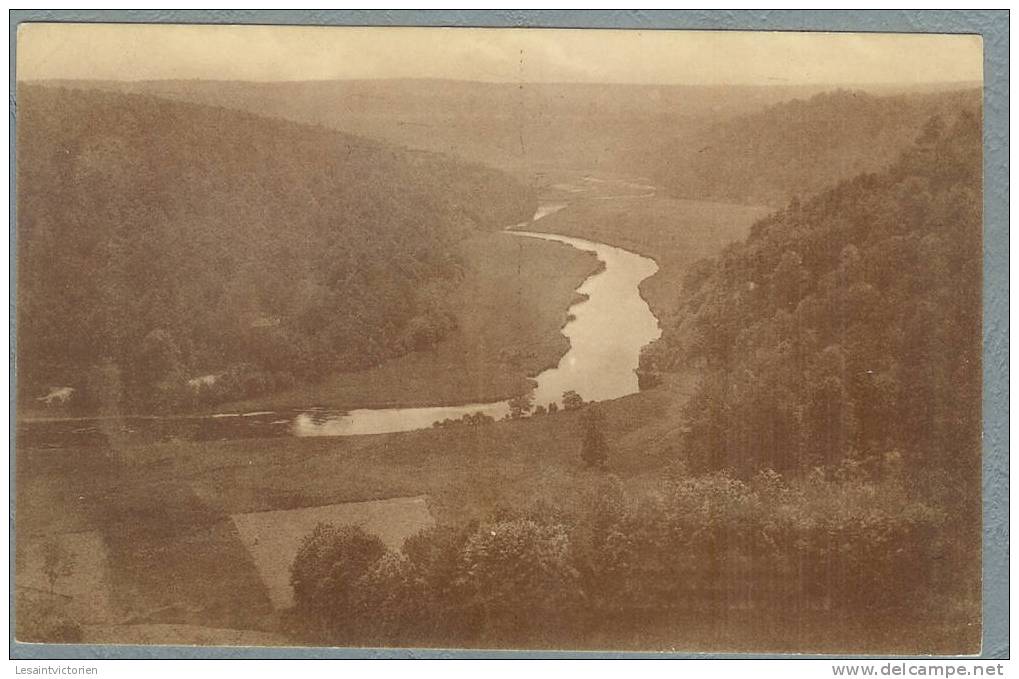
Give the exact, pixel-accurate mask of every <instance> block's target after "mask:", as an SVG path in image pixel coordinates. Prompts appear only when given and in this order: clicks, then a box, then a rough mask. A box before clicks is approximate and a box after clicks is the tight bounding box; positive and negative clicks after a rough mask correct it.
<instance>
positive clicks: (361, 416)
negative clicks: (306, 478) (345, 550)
mask: <svg viewBox="0 0 1019 679" xmlns="http://www.w3.org/2000/svg"><path fill="white" fill-rule="evenodd" d="M563 207H565V205H561V204H554V205H543V206H541V207H539V208H538V211H537V213H535V216H534V219H532V221H531V222H530V223H531V224H533V223H534V222H536V221H538V220H539V219H541V218H543V217H545V216H547V215H549V214H552V213H553V212H556V211H558V210H559V209H562V208H563ZM509 233H512V234H513V235H515V236H519V237H521V238H539V239H543V240H549V241H555V242H559V243H565V244H566V245H570V246H572V247H575V248H577V249H578V250H584V251H587V252H593V253H594V254H595V256H596V257H597V258H598V259H599V260H601V262H602V263H603V264H604V267H603V268H602V269H601V270H600V271H598V272H597V273H594V274H592V275H591V276H590V277H588V278H587V280H585V281H584V283H583V284H582V285H581V286H580V287H579V288H578V289H577V292H579V293H581V294H583V295H584V296H585V297H586V299H584V300H581V301H579V302H577V303H575V304H574V305H573V306H572V307H570V310H569V313H570V320H569V321H568V322H567V324H566V325H565V326H564V328H563V334H564V335H566V337H567V338H568V339H569V340H570V348H569V350H567V352H566V353H565V354H563V356H562V358H561V359H560V360H559V364H558V365H557V366H556V367H554V368H549V369H548V370H545V371H544V372H542V373H540V374H539V375H537V377H535V382H536V386H535V388H534V390H533V397H534V403H535V405H547V404H549V403H552V402H556V403H558V402H559V401H560V399H561V398H562V395H563V392H565V391H570V390H572V391H576V392H577V393H578V394H580V395H581V396H582V397H583V398H584V400H585V401H605V400H609V399H613V398H619V397H620V396H626V395H627V394H632V393H635V392H636V391H637V390H638V386H637V373H636V369H637V363H638V360H639V358H640V350H641V349H642V348H643V347H644V346H645V345H646V344H648V343H649V342H651V341H653V340H655V339H657V338H658V337H659V336H660V335H661V329H660V328H659V326H658V319H657V318H655V316H654V314H652V313H651V309H650V308H649V307H648V305H647V302H645V301H644V299H643V298H642V297H641V296H640V291H639V286H640V283H641V281H643V280H644V279H645V278H648V277H649V276H651V275H652V274H654V273H655V272H656V271H658V265H657V264H655V262H654V261H653V260H651V259H649V258H647V257H642V256H640V255H637V254H635V253H633V252H629V251H628V250H623V249H622V248H617V247H612V246H610V245H605V244H604V243H597V242H594V241H589V240H584V239H581V238H570V237H567V236H560V235H556V234H547V233H537V232H534V231H521V230H514V231H510V232H509ZM472 413H484V414H485V415H488V416H490V417H493V418H495V419H501V418H503V417H505V416H506V415H507V414H508V413H509V402H508V401H497V402H495V403H469V404H465V405H460V406H448V407H434V408H429V407H424V408H385V409H377V410H370V409H362V410H352V411H350V412H349V413H346V414H343V415H337V416H332V417H323V416H322V415H321V414H318V413H315V414H312V413H302V414H300V415H298V416H297V418H296V419H295V421H294V434H295V435H297V436H353V435H358V434H383V433H389V432H398V431H411V430H414V429H425V428H428V427H431V426H432V425H433V424H434V423H436V422H441V421H442V420H445V419H458V418H460V417H463V416H464V415H468V414H472Z"/></svg>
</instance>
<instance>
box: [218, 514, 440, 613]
mask: <svg viewBox="0 0 1019 679" xmlns="http://www.w3.org/2000/svg"><path fill="white" fill-rule="evenodd" d="M231 518H232V519H233V522H234V525H236V526H237V530H238V531H239V532H240V534H241V540H242V541H243V542H244V546H245V547H247V549H248V551H249V552H251V556H252V557H253V558H254V560H255V567H256V568H257V569H258V573H259V575H260V576H261V577H262V581H263V582H264V583H265V586H266V588H267V589H268V590H269V598H270V599H271V600H272V603H273V606H275V607H276V608H278V609H284V608H288V607H290V606H292V605H293V591H292V590H291V587H290V564H291V563H292V562H293V555H294V554H296V553H297V550H298V548H299V547H300V546H301V541H302V540H303V539H304V537H305V536H306V535H308V534H309V533H311V531H312V530H314V528H315V526H316V525H318V524H320V523H325V524H330V525H333V526H344V525H353V526H360V527H361V528H363V529H364V530H365V531H367V532H368V533H371V534H372V535H378V536H379V538H380V539H381V540H382V542H384V543H385V544H386V546H387V547H389V548H390V549H393V550H398V549H400V547H401V546H402V545H403V541H404V540H406V539H407V538H408V537H410V536H411V535H414V534H415V533H417V532H418V531H421V530H424V529H425V528H428V527H429V526H432V525H434V523H435V522H434V521H433V520H432V515H431V514H429V513H428V505H427V498H425V497H422V496H419V497H397V498H393V499H390V500H374V501H368V502H344V503H340V504H335V505H326V506H323V507H304V508H302V509H283V510H279V511H267V512H250V513H247V514H235V515H233V516H232V517H231Z"/></svg>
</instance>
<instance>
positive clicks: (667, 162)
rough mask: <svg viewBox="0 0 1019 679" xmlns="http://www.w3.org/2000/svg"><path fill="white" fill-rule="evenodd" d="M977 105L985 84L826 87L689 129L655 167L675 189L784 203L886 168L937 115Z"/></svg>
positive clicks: (684, 193) (682, 193) (656, 173)
mask: <svg viewBox="0 0 1019 679" xmlns="http://www.w3.org/2000/svg"><path fill="white" fill-rule="evenodd" d="M979 107H980V90H979V89H966V90H959V91H950V92H935V93H912V94H897V95H894V96H875V95H873V94H868V93H866V92H863V91H851V90H838V91H834V92H825V93H821V94H816V95H814V96H812V97H810V98H809V99H794V100H792V101H787V102H783V103H779V104H775V105H773V106H769V107H768V108H766V109H764V110H761V111H757V112H753V113H748V114H745V115H739V116H736V117H732V118H730V119H723V120H718V121H715V122H712V123H710V124H708V125H706V126H704V127H701V128H699V129H693V130H688V131H686V132H685V133H683V134H681V135H679V136H677V137H676V138H675V139H673V140H672V141H671V142H670V143H669V144H666V145H665V146H664V148H663V149H662V150H661V151H660V152H659V154H658V155H657V167H656V169H655V170H654V173H653V174H654V176H655V179H656V180H657V182H658V183H659V184H660V185H661V186H664V187H665V188H666V189H667V190H668V192H669V193H671V194H673V195H675V196H677V197H681V198H697V199H713V200H721V201H731V202H740V203H747V204H763V205H772V206H775V207H781V206H783V205H785V203H786V202H787V201H788V200H790V199H792V198H794V197H797V196H799V197H807V196H809V195H811V194H814V193H817V192H818V191H820V190H821V189H823V188H826V187H827V186H829V185H831V184H834V183H837V182H838V181H841V180H843V179H847V178H849V177H852V176H854V175H856V174H859V173H861V172H875V171H878V170H881V169H883V168H885V167H886V166H888V165H889V164H891V162H892V161H893V160H895V158H897V157H898V155H899V154H900V153H901V152H902V151H903V150H905V149H906V148H907V147H908V146H909V145H910V144H911V143H912V142H913V141H914V140H915V139H916V137H917V135H918V134H919V133H920V128H921V126H922V125H923V124H924V123H925V122H926V121H927V120H928V119H930V118H931V117H932V116H934V115H938V114H942V115H947V116H952V115H955V114H958V113H959V112H960V111H962V110H963V109H970V110H972V109H979Z"/></svg>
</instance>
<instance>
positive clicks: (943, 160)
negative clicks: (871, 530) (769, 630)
mask: <svg viewBox="0 0 1019 679" xmlns="http://www.w3.org/2000/svg"><path fill="white" fill-rule="evenodd" d="M981 195H982V194H981V134H980V123H979V118H978V116H977V114H976V113H975V112H972V113H964V114H962V115H960V116H959V117H958V118H957V119H954V120H945V119H942V118H939V117H937V118H933V119H931V120H930V121H928V122H927V123H926V125H924V126H923V129H922V132H921V133H920V135H919V137H918V139H917V141H916V143H915V144H913V145H912V146H911V147H909V148H908V149H907V150H906V151H905V152H904V153H903V154H902V155H901V156H900V157H899V158H898V159H897V160H896V161H895V162H894V163H893V164H892V165H891V166H890V167H889V168H887V169H886V170H885V171H883V172H881V173H879V174H863V175H860V176H857V177H855V178H853V179H851V180H848V181H845V182H843V183H841V184H839V185H838V186H836V187H834V188H832V189H830V190H828V191H826V192H824V193H821V194H819V195H817V196H816V197H814V198H812V199H810V200H808V201H806V202H803V203H800V202H796V201H794V202H793V203H791V204H790V205H789V206H788V207H787V208H785V209H784V210H781V211H779V212H777V213H775V214H774V215H772V216H770V217H768V218H765V219H763V220H761V221H759V222H758V223H757V224H756V225H755V226H754V227H753V229H752V231H751V235H750V236H749V237H748V239H747V240H746V241H745V242H742V243H738V244H736V245H733V246H730V247H729V248H728V249H727V250H726V251H725V252H724V253H723V254H722V255H721V256H719V257H718V258H716V259H714V260H710V261H704V262H702V263H701V265H700V266H699V267H698V268H696V269H695V270H693V271H692V273H691V274H690V275H689V276H688V277H687V279H686V281H685V283H684V286H683V289H682V291H681V293H680V294H679V295H678V299H677V305H676V307H675V309H674V313H673V314H672V315H671V316H670V317H669V318H667V319H665V322H664V325H665V333H664V335H663V338H662V339H661V340H660V341H659V342H657V343H656V344H654V345H652V346H651V347H649V349H648V350H646V352H645V354H644V356H643V357H642V368H643V369H644V370H645V371H647V373H649V374H652V375H653V374H654V373H656V372H662V371H665V372H668V371H671V370H675V369H678V368H680V367H682V366H684V365H690V364H701V365H703V366H704V377H703V380H702V383H701V385H700V387H699V390H698V392H697V393H696V395H695V396H694V397H693V398H692V400H691V401H690V402H689V404H688V405H687V406H686V417H687V429H686V430H685V433H683V434H682V437H681V438H682V440H681V441H680V442H679V445H680V447H681V448H682V449H683V450H684V451H686V455H687V456H688V458H689V462H690V463H691V465H692V467H694V468H695V469H701V470H704V469H721V468H729V469H733V470H736V471H737V472H740V473H751V472H753V471H754V470H757V469H766V468H770V469H774V470H777V471H780V472H787V471H798V470H806V469H810V468H813V467H815V466H827V467H828V468H836V467H839V466H842V467H843V468H844V469H847V470H849V472H851V471H852V470H853V469H861V470H869V471H870V472H873V473H880V472H881V470H882V469H885V468H887V466H888V465H893V466H894V465H901V464H905V465H907V468H909V469H913V470H923V472H924V474H925V476H926V477H927V478H930V476H929V475H930V473H937V472H941V473H944V474H947V475H948V476H947V477H946V478H948V479H951V480H950V481H949V482H948V485H947V486H946V488H954V489H955V490H954V491H952V492H957V493H959V494H960V495H959V497H965V498H969V499H971V500H972V502H971V503H970V504H971V505H972V507H976V506H978V498H979V488H978V486H977V485H976V484H977V483H978V480H979V454H980V448H979V442H980V402H981V398H980V394H981V367H980V366H981V344H980V331H981V304H980V302H981V292H980V291H981V253H982V249H981V205H982V202H981V201H982V198H981ZM972 507H971V508H972ZM955 509H958V507H956V508H955Z"/></svg>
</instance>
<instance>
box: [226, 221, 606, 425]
mask: <svg viewBox="0 0 1019 679" xmlns="http://www.w3.org/2000/svg"><path fill="white" fill-rule="evenodd" d="M460 254H461V256H462V259H463V262H464V279H463V282H462V283H461V284H460V285H459V286H458V290H457V292H456V293H455V296H454V297H453V298H451V299H450V300H449V301H450V308H451V310H452V312H453V313H454V315H455V316H456V319H457V328H456V330H454V331H453V332H452V333H451V334H450V336H449V337H447V338H446V339H444V340H443V341H442V342H440V343H439V344H437V345H436V346H434V347H433V348H431V349H429V350H426V351H419V352H413V353H410V354H406V355H404V356H400V357H398V358H395V359H392V360H390V361H386V362H385V363H384V364H382V365H380V366H378V367H376V368H372V369H370V370H364V371H360V372H356V373H340V374H334V375H329V376H327V377H325V378H324V379H322V380H321V381H320V382H317V383H315V384H307V385H302V386H300V387H297V388H295V389H291V390H288V391H286V392H283V393H279V394H271V395H266V396H262V397H258V398H253V399H246V400H243V401H237V402H233V403H226V404H222V405H220V406H217V410H218V411H219V412H251V411H259V410H286V409H292V408H306V407H308V406H320V407H324V408H327V409H330V410H339V411H346V410H350V409H354V408H399V407H419V406H440V405H459V404H462V403H490V402H493V401H500V400H504V399H508V398H512V397H513V396H517V395H519V394H522V393H524V392H526V391H527V390H528V389H530V388H531V387H532V386H533V381H532V380H531V377H533V376H534V375H537V374H538V373H540V372H541V371H542V370H544V369H546V368H549V367H552V366H555V365H556V363H558V361H559V358H560V357H561V356H562V355H563V354H564V353H566V350H567V349H568V348H569V341H568V340H567V339H566V338H565V337H564V336H563V335H562V332H561V331H562V328H563V326H564V325H565V324H566V322H567V320H568V315H567V314H568V309H569V307H570V306H571V305H572V304H573V303H574V302H576V301H577V300H578V299H579V297H578V295H577V293H576V289H577V288H578V287H579V286H580V284H581V283H583V281H584V280H585V279H586V278H588V277H589V276H590V275H592V274H593V273H595V272H596V271H598V269H599V268H600V266H601V265H600V264H599V263H598V260H597V259H596V258H595V257H594V255H592V254H590V253H585V252H580V251H578V250H576V249H575V248H572V247H570V246H568V245H562V244H559V243H549V242H547V241H537V240H532V239H526V238H519V237H515V236H512V235H510V234H507V233H503V232H497V233H485V234H478V235H476V236H473V237H471V238H469V239H467V240H466V241H464V242H463V243H462V244H461V245H460Z"/></svg>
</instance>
